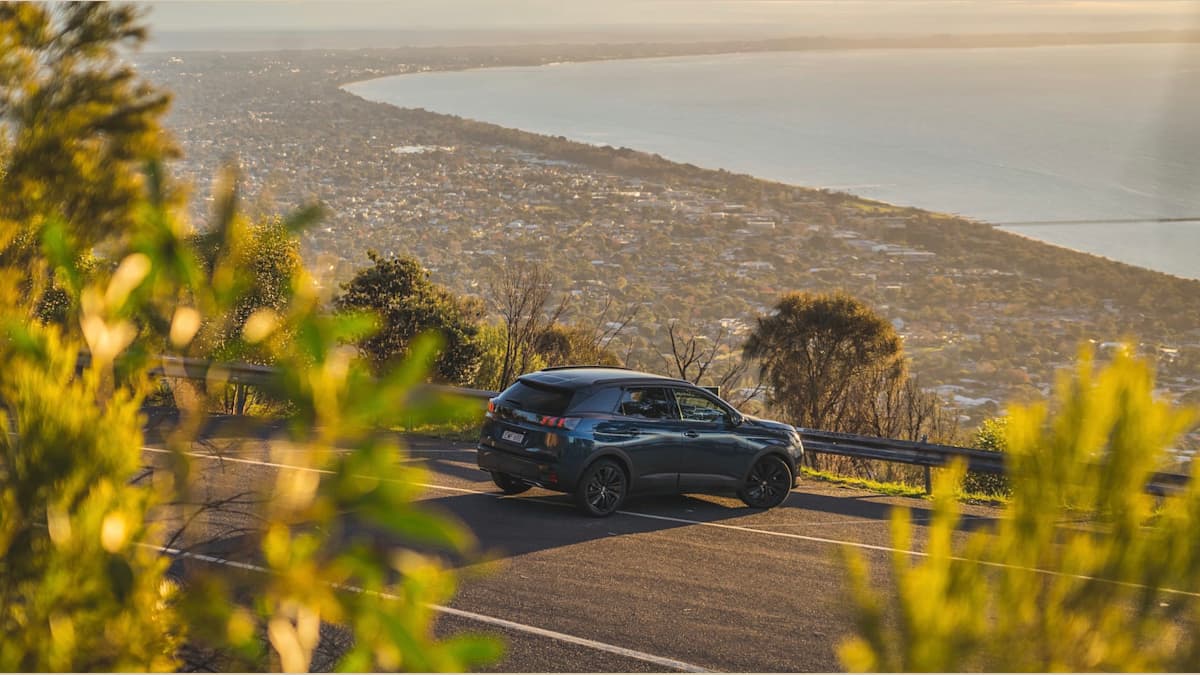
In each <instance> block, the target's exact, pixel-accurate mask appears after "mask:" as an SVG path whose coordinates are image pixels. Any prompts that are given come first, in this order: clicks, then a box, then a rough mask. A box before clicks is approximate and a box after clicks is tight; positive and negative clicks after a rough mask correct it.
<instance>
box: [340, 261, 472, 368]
mask: <svg viewBox="0 0 1200 675" xmlns="http://www.w3.org/2000/svg"><path fill="white" fill-rule="evenodd" d="M367 257H368V258H370V260H371V266H370V267H368V268H366V269H363V270H360V271H359V272H358V273H357V274H355V275H354V278H353V279H351V280H350V281H349V282H347V283H345V284H343V285H342V293H341V294H340V295H339V296H338V297H337V298H336V300H335V304H336V305H337V308H338V310H340V311H362V310H367V311H371V312H374V313H375V314H376V315H377V316H378V317H379V319H380V321H381V325H380V326H379V330H377V331H375V332H373V333H372V334H371V335H368V336H365V337H363V338H362V339H361V340H360V341H359V342H358V346H359V348H360V349H362V351H363V353H364V354H365V355H366V356H367V358H369V359H370V360H371V362H372V363H373V364H375V366H376V367H377V368H384V367H386V366H388V365H389V364H393V363H395V361H396V360H397V359H400V358H402V357H403V356H404V355H405V354H406V353H407V352H408V349H409V345H410V344H411V342H412V341H413V340H414V339H415V338H416V337H417V336H418V335H421V334H422V333H425V332H427V331H435V332H437V333H439V334H440V335H441V336H442V337H443V339H444V341H445V346H446V347H445V350H444V351H443V352H442V354H441V355H440V356H439V357H438V360H437V363H436V366H435V368H436V372H437V375H438V377H439V378H440V379H441V380H443V381H445V382H450V383H455V384H465V383H468V382H471V381H472V380H474V378H475V375H476V373H477V372H478V370H479V361H480V348H479V345H478V344H477V343H476V341H475V338H476V334H477V333H478V332H479V327H478V325H479V319H480V317H481V316H482V314H483V307H482V306H481V305H479V304H478V303H477V302H472V301H471V300H470V299H467V298H460V297H457V296H455V295H454V294H453V293H451V292H450V291H448V290H446V289H445V288H443V287H441V286H439V285H437V284H435V283H434V282H433V281H431V280H430V279H429V272H428V271H427V270H426V269H425V268H424V267H422V266H421V263H420V262H419V261H417V260H416V259H415V258H411V257H397V256H390V257H383V256H380V255H379V254H378V253H375V252H374V251H369V252H368V253H367Z"/></svg>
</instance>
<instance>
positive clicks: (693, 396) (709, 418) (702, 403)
mask: <svg viewBox="0 0 1200 675" xmlns="http://www.w3.org/2000/svg"><path fill="white" fill-rule="evenodd" d="M675 401H676V402H678V403H679V415H680V417H682V418H683V420H684V421H685V422H720V421H721V420H723V419H725V416H726V415H727V414H728V412H727V411H726V410H725V408H723V407H721V406H720V405H719V404H718V403H717V402H716V401H714V400H712V399H710V398H708V397H707V396H704V395H701V394H697V393H695V392H691V391H687V390H681V389H676V390H675Z"/></svg>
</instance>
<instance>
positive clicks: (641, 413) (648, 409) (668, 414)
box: [617, 387, 679, 420]
mask: <svg viewBox="0 0 1200 675" xmlns="http://www.w3.org/2000/svg"><path fill="white" fill-rule="evenodd" d="M617 412H618V413H619V414H621V415H625V416H626V417H641V418H643V419H649V420H663V419H678V418H679V415H678V414H677V413H676V411H675V402H674V401H672V400H671V397H670V394H669V393H668V392H667V390H666V389H663V388H661V387H634V388H631V389H626V390H624V391H623V392H622V394H621V403H620V404H619V405H618V406H617Z"/></svg>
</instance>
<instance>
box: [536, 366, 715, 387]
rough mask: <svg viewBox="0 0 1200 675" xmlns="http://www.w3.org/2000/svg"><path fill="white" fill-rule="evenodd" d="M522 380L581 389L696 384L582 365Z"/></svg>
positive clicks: (653, 375) (538, 372) (618, 369)
mask: <svg viewBox="0 0 1200 675" xmlns="http://www.w3.org/2000/svg"><path fill="white" fill-rule="evenodd" d="M520 379H521V380H525V381H527V382H536V383H538V384H545V385H548V386H551V387H560V388H569V389H579V388H581V387H588V386H591V385H594V384H616V383H629V384H638V383H646V384H663V385H667V384H671V385H687V386H689V387H690V386H694V385H692V383H690V382H686V381H684V380H678V379H675V378H672V377H664V376H662V375H655V374H654V373H643V372H640V371H636V370H626V369H625V368H606V367H603V366H580V367H575V368H549V369H546V370H539V371H537V372H534V373H529V374H527V375H522V376H521V377H520Z"/></svg>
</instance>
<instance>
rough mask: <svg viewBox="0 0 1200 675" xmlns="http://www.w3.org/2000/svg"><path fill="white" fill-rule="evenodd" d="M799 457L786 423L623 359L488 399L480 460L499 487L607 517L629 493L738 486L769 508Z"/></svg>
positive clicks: (520, 384)
mask: <svg viewBox="0 0 1200 675" xmlns="http://www.w3.org/2000/svg"><path fill="white" fill-rule="evenodd" d="M803 455H804V447H803V445H802V444H801V440H800V434H799V433H797V431H796V429H795V428H794V427H792V426H790V425H787V424H783V423H780V422H772V421H769V420H762V419H756V418H753V417H750V416H747V415H743V414H741V413H739V412H738V411H737V410H735V409H734V407H733V406H731V405H729V404H728V403H726V402H725V401H723V400H721V399H720V398H718V397H716V396H714V395H713V394H711V393H709V392H708V391H706V390H704V389H701V388H700V387H697V386H696V385H694V384H692V383H690V382H686V381H684V380H676V379H672V378H668V377H662V376H659V375H652V374H649V373H640V372H636V371H632V370H624V369H620V368H600V367H567V368H547V369H545V370H540V371H538V372H536V373H530V374H528V375H523V376H521V377H520V378H518V379H517V381H516V382H515V383H514V384H513V385H512V386H510V387H509V388H508V389H505V390H504V391H503V392H501V393H500V395H499V396H496V397H495V398H493V399H491V400H490V401H488V410H487V416H486V419H485V420H484V424H483V430H482V432H481V434H480V439H479V451H478V455H477V456H478V462H479V468H481V469H483V470H484V471H488V472H490V473H491V474H492V479H493V480H494V481H495V483H496V485H497V487H499V488H500V489H501V490H503V491H504V493H505V494H518V493H521V492H524V491H526V490H528V489H529V488H530V487H531V486H534V485H537V486H539V487H543V488H547V489H550V490H558V491H560V492H568V493H571V494H573V495H574V497H575V501H576V502H577V503H578V505H579V506H580V508H582V509H583V510H584V511H585V512H587V513H589V514H591V515H593V516H607V515H610V514H612V513H613V512H615V511H616V510H617V509H619V508H620V507H621V504H622V503H623V502H624V501H625V498H626V496H628V495H631V494H664V493H684V492H704V493H735V494H737V496H738V497H740V498H741V499H742V501H744V502H745V503H746V504H747V505H748V506H751V507H754V508H762V509H769V508H771V507H774V506H777V505H779V504H780V503H782V502H783V500H784V499H786V498H787V495H788V492H789V491H790V490H791V489H792V487H794V486H795V483H796V476H797V467H798V466H799V465H800V463H801V460H802V458H803Z"/></svg>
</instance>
